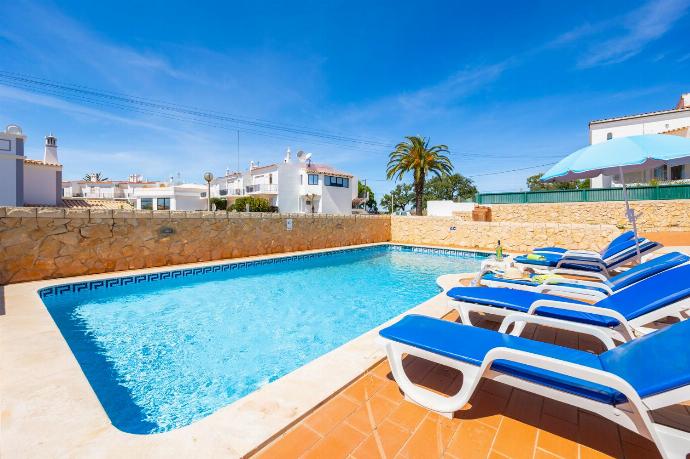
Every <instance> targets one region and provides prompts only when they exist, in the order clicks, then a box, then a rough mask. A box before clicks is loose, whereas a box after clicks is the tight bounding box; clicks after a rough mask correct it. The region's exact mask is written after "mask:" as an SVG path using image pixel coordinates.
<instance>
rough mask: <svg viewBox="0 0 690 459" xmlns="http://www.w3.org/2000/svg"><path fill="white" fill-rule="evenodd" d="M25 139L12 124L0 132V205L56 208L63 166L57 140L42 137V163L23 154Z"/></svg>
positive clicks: (51, 137) (19, 130) (58, 200)
mask: <svg viewBox="0 0 690 459" xmlns="http://www.w3.org/2000/svg"><path fill="white" fill-rule="evenodd" d="M25 142H26V136H25V135H24V133H23V132H22V129H21V128H20V127H19V126H17V125H14V124H11V125H9V126H7V128H6V129H5V130H4V131H0V206H24V205H43V206H57V205H60V204H61V202H62V198H61V194H62V190H61V183H62V165H60V163H59V162H58V156H57V138H55V136H53V135H52V134H50V135H48V136H46V138H45V148H44V153H43V160H35V159H29V158H27V157H26V156H25V155H24V144H25Z"/></svg>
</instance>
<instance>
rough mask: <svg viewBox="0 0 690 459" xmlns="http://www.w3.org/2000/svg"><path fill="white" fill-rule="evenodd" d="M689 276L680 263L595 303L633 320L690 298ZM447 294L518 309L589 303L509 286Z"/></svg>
mask: <svg viewBox="0 0 690 459" xmlns="http://www.w3.org/2000/svg"><path fill="white" fill-rule="evenodd" d="M688 279H690V265H682V266H678V267H677V268H672V269H668V270H666V271H662V272H660V273H658V274H655V275H654V276H651V277H648V278H646V279H643V280H641V281H640V282H637V283H636V284H634V285H631V286H630V287H628V288H626V289H623V290H619V291H616V292H614V293H613V295H611V296H609V297H606V298H604V299H602V300H599V301H597V302H596V303H595V304H594V306H600V307H602V308H606V309H611V310H614V311H617V312H619V313H620V314H621V315H622V316H623V317H625V319H627V320H632V319H635V318H637V317H640V316H643V315H645V314H647V313H649V312H652V311H655V310H657V309H660V308H662V307H664V306H668V305H670V304H673V303H675V302H677V301H680V300H683V299H685V298H688V297H690V282H688ZM446 295H448V296H449V297H450V298H453V299H454V300H458V301H465V302H468V303H475V304H481V305H486V306H495V307H498V308H505V309H510V310H513V311H518V312H527V311H528V310H529V307H530V306H531V305H532V303H534V302H535V301H537V300H555V301H561V302H566V303H574V304H587V303H584V302H582V301H578V300H573V299H570V298H564V297H561V296H556V295H548V294H544V293H537V292H530V291H526V290H513V289H506V288H487V287H454V288H452V289H450V290H448V292H447V293H446ZM537 314H539V315H541V316H546V317H553V318H556V319H564V320H572V321H575V322H582V323H587V324H590V325H598V326H602V327H615V326H616V325H618V321H617V320H615V319H613V318H610V317H604V316H600V315H598V314H589V313H582V312H574V311H566V310H563V309H557V308H552V307H543V308H539V309H538V310H537Z"/></svg>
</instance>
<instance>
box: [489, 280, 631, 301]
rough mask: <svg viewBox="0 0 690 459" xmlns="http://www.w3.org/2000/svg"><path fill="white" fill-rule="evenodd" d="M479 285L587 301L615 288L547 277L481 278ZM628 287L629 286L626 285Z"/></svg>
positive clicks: (599, 297)
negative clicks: (537, 280) (533, 280)
mask: <svg viewBox="0 0 690 459" xmlns="http://www.w3.org/2000/svg"><path fill="white" fill-rule="evenodd" d="M564 282H566V283H568V284H573V285H581V286H582V288H580V287H573V286H568V285H562V284H563V283H564ZM479 285H483V286H485V287H492V288H510V289H513V290H526V291H528V292H536V293H549V294H552V295H562V296H567V297H569V298H575V299H578V300H587V301H599V300H603V299H604V298H606V297H608V296H610V295H612V294H613V290H612V289H611V287H609V286H608V285H606V284H604V283H602V282H594V281H586V280H582V279H567V278H560V279H547V280H545V281H544V282H543V283H541V284H539V285H525V284H519V283H515V282H501V281H498V280H489V279H483V278H481V279H479ZM585 287H594V288H598V289H601V290H604V291H605V292H606V293H604V292H602V291H600V290H592V289H589V288H585ZM625 288H627V287H625Z"/></svg>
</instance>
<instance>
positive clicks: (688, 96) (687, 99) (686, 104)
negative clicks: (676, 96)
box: [676, 92, 690, 109]
mask: <svg viewBox="0 0 690 459" xmlns="http://www.w3.org/2000/svg"><path fill="white" fill-rule="evenodd" d="M676 108H677V109H678V108H690V92H687V93H685V94H681V95H680V100H679V101H678V105H676Z"/></svg>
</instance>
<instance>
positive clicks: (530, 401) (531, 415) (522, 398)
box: [505, 389, 544, 426]
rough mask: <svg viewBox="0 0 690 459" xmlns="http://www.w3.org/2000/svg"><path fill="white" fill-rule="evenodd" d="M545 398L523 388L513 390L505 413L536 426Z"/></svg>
mask: <svg viewBox="0 0 690 459" xmlns="http://www.w3.org/2000/svg"><path fill="white" fill-rule="evenodd" d="M543 403H544V398H543V397H540V396H538V395H535V394H532V393H530V392H525V391H523V390H517V389H515V390H513V392H512V393H511V395H510V400H508V406H507V407H506V410H505V414H506V415H507V416H510V417H512V418H513V419H516V420H518V421H522V422H524V423H527V424H531V425H533V426H536V425H537V424H538V423H539V418H540V417H541V407H542V404H543Z"/></svg>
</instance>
